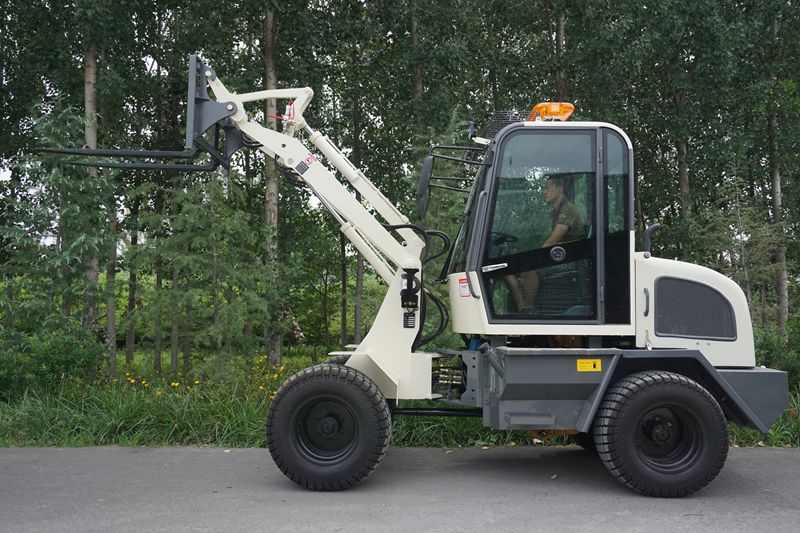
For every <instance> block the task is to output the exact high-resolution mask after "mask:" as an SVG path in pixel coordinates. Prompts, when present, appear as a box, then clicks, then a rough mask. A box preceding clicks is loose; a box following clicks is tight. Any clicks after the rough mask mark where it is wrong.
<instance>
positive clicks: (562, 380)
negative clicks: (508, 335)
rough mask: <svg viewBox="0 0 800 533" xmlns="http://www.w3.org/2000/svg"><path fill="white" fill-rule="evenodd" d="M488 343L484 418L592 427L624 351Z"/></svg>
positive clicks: (532, 425) (520, 425)
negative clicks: (527, 346)
mask: <svg viewBox="0 0 800 533" xmlns="http://www.w3.org/2000/svg"><path fill="white" fill-rule="evenodd" d="M485 348H486V350H484V349H483V348H482V352H483V355H484V357H485V362H484V364H483V366H482V368H483V370H484V373H485V374H484V375H485V379H483V380H480V381H481V383H482V389H483V393H482V395H481V396H482V407H483V423H484V425H486V426H490V427H493V428H495V429H541V430H548V429H578V430H579V431H586V429H587V428H589V427H590V426H591V424H592V419H593V417H594V412H595V411H596V410H597V407H598V405H599V404H600V401H601V400H602V398H603V394H604V393H605V390H606V388H607V387H608V386H609V384H610V382H611V378H612V376H613V374H614V369H615V367H616V365H617V363H618V361H619V359H620V358H621V357H622V351H621V350H618V349H596V350H595V349H588V350H587V349H581V350H569V349H535V348H507V347H498V348H494V349H493V348H489V347H488V345H485Z"/></svg>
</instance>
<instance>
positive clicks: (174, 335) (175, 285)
mask: <svg viewBox="0 0 800 533" xmlns="http://www.w3.org/2000/svg"><path fill="white" fill-rule="evenodd" d="M179 282H180V269H179V268H178V267H177V266H176V265H175V261H174V260H173V262H172V288H171V290H170V292H172V302H171V304H172V312H171V313H170V315H171V317H172V318H171V334H170V339H169V371H170V372H171V373H173V374H176V373H177V372H178V353H180V346H179V342H180V321H181V305H180V301H181V298H180V291H179Z"/></svg>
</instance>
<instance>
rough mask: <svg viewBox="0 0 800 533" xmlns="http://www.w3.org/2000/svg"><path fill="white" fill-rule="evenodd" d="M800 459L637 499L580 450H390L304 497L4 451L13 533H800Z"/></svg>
mask: <svg viewBox="0 0 800 533" xmlns="http://www.w3.org/2000/svg"><path fill="white" fill-rule="evenodd" d="M798 496H800V449H774V448H732V449H731V451H730V455H729V456H728V462H727V464H726V466H725V468H724V469H723V471H722V473H721V474H720V475H719V477H718V478H717V479H716V480H715V481H714V482H712V483H711V485H709V486H708V487H706V488H705V489H704V490H703V491H701V492H699V493H697V494H695V495H693V496H690V497H688V498H683V499H678V500H667V499H657V498H648V497H644V496H640V495H637V494H635V493H633V492H632V491H630V490H628V489H626V488H625V487H623V486H622V485H621V484H620V483H619V482H617V481H616V480H615V479H613V478H612V477H611V476H610V474H608V472H606V470H605V468H604V467H603V465H602V464H601V463H600V461H599V459H597V458H596V457H594V456H592V455H590V454H588V453H586V452H583V451H582V450H580V449H579V448H570V447H564V448H553V447H546V448H542V447H536V448H523V447H518V448H492V449H488V450H482V449H456V450H452V451H449V450H442V449H437V448H390V449H389V451H388V453H387V455H386V458H385V459H384V461H383V463H382V464H381V465H380V466H379V467H378V469H377V470H376V471H375V473H374V474H373V475H372V476H371V477H370V478H369V479H367V481H366V482H365V483H364V484H362V485H361V486H360V487H358V488H356V489H351V490H349V491H344V492H336V493H318V492H310V491H307V490H304V489H302V488H300V487H299V486H297V485H295V484H294V483H292V482H291V481H289V480H288V479H286V478H285V477H284V476H283V474H281V473H280V471H279V470H278V469H277V468H276V467H275V466H274V464H273V463H272V461H271V459H270V458H269V455H268V453H267V452H266V451H265V450H261V449H233V450H226V449H222V448H116V447H100V448H6V449H0V530H1V531H13V532H28V531H30V532H34V531H35V532H47V531H58V532H63V531H80V532H91V531H103V532H107V531H137V532H138V531H170V532H173V531H225V532H230V531H269V532H273V531H293V532H294V531H313V532H325V531H370V532H383V531H412V532H415V533H420V532H427V531H435V532H446V531H454V532H464V531H481V532H483V531H492V532H495V531H536V530H538V531H554V530H556V529H557V530H560V531H592V532H597V531H614V532H624V531H647V532H648V533H651V532H655V531H669V532H678V531H725V532H727V533H731V532H734V531H736V532H738V531H769V532H771V533H773V532H781V531H798V530H800V502H798Z"/></svg>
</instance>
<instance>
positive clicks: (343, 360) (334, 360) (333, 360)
mask: <svg viewBox="0 0 800 533" xmlns="http://www.w3.org/2000/svg"><path fill="white" fill-rule="evenodd" d="M348 359H350V354H346V355H334V356H333V357H329V358H327V359H326V360H325V362H324V363H323V364H325V363H327V364H329V365H346V364H347V360H348Z"/></svg>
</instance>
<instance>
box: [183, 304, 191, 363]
mask: <svg viewBox="0 0 800 533" xmlns="http://www.w3.org/2000/svg"><path fill="white" fill-rule="evenodd" d="M191 316H192V305H191V303H189V301H188V297H187V301H186V306H185V309H184V313H183V373H184V374H185V375H188V374H189V365H190V363H191V360H192V335H191Z"/></svg>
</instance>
